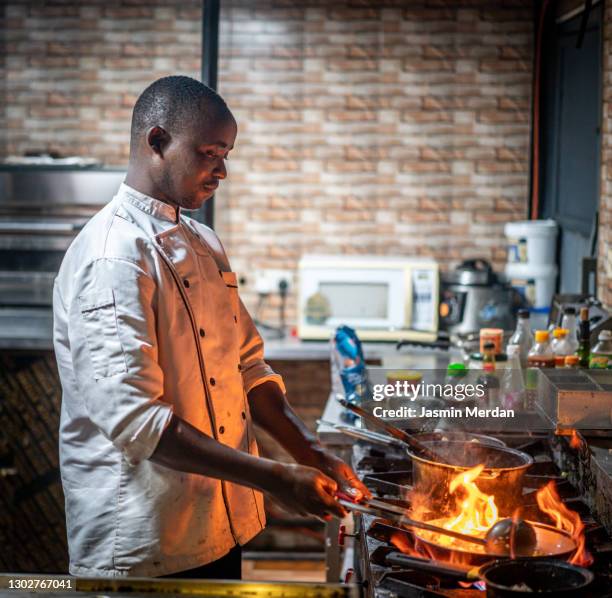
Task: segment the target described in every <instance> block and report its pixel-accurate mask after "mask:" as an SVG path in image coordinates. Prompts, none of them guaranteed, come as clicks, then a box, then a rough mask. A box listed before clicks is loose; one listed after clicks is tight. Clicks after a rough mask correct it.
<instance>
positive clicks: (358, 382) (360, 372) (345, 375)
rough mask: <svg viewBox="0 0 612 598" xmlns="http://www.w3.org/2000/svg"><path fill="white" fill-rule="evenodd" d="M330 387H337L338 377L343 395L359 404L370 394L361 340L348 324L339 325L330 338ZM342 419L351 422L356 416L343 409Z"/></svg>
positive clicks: (349, 400)
mask: <svg viewBox="0 0 612 598" xmlns="http://www.w3.org/2000/svg"><path fill="white" fill-rule="evenodd" d="M330 359H331V372H332V388H334V389H337V388H338V382H337V381H338V379H340V381H341V383H342V390H343V391H344V393H343V394H344V396H345V398H346V400H347V401H348V402H349V403H353V404H355V405H359V404H360V403H362V402H363V401H365V400H367V399H369V398H370V396H371V387H370V380H369V377H368V371H367V368H366V363H365V359H364V357H363V349H362V347H361V341H360V340H359V338H358V336H357V333H356V332H355V331H354V330H353V329H352V328H349V327H348V326H339V327H338V328H337V329H336V333H335V334H334V337H333V338H332V340H331V353H330ZM342 419H344V420H345V421H348V422H350V423H353V422H354V421H355V420H356V416H355V415H354V414H353V413H352V412H350V411H345V412H344V413H343V414H342Z"/></svg>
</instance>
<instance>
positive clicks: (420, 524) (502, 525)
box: [338, 495, 537, 556]
mask: <svg viewBox="0 0 612 598" xmlns="http://www.w3.org/2000/svg"><path fill="white" fill-rule="evenodd" d="M340 496H343V495H340ZM338 502H339V503H340V504H341V505H342V506H343V507H344V508H346V509H348V510H351V511H360V512H362V513H366V514H368V515H376V516H381V515H382V516H383V517H387V518H391V519H393V520H394V521H395V522H396V523H399V524H400V525H402V526H404V527H411V528H416V529H422V530H426V531H429V532H433V533H436V534H441V535H443V536H450V537H452V538H456V539H458V540H462V541H464V542H470V543H472V544H478V545H479V546H484V548H485V550H486V552H487V554H490V555H492V556H497V555H499V556H505V555H510V556H531V555H532V554H533V552H534V550H535V548H536V546H537V537H536V533H535V530H534V528H533V526H532V525H531V524H530V523H528V522H527V521H525V520H523V519H510V518H506V519H500V520H499V521H498V522H496V523H495V524H493V525H492V526H491V527H490V528H489V529H488V530H487V533H486V535H485V537H484V538H478V537H476V536H470V535H469V534H463V533H461V532H456V531H454V530H449V529H446V528H444V527H440V526H437V525H433V524H431V523H426V522H425V521H417V520H415V519H410V518H409V517H407V516H406V511H405V510H404V509H402V508H401V507H397V506H395V505H391V504H388V503H386V502H384V501H381V500H376V499H370V500H368V501H364V502H363V503H358V502H353V501H352V500H346V498H339V500H338Z"/></svg>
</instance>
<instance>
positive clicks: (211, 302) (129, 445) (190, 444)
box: [53, 76, 368, 578]
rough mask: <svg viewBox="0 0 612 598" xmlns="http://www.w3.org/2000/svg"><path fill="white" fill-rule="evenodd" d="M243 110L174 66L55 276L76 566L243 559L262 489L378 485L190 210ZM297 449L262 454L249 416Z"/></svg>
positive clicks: (131, 572) (297, 501) (184, 567)
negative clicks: (348, 453) (331, 424)
mask: <svg viewBox="0 0 612 598" xmlns="http://www.w3.org/2000/svg"><path fill="white" fill-rule="evenodd" d="M236 132H237V125H236V121H235V120H234V117H233V116H232V114H231V112H230V110H229V108H228V107H227V105H226V104H225V102H224V101H223V100H222V99H221V97H220V96H219V95H217V94H216V93H215V92H214V91H212V90H211V89H209V88H208V87H206V86H205V85H203V84H202V83H200V82H198V81H196V80H194V79H191V78H189V77H178V76H176V77H165V78H163V79H159V80H158V81H156V82H154V83H153V84H152V85H150V86H149V87H148V88H147V89H146V90H145V91H144V92H143V93H142V95H141V96H140V97H139V98H138V100H137V102H136V105H135V106H134V111H133V116H132V128H131V140H130V160H129V167H128V172H127V176H126V179H125V183H124V184H123V185H122V186H121V188H120V189H119V191H118V193H117V195H116V196H115V197H114V198H113V200H112V201H110V203H108V204H107V205H106V206H105V207H104V208H103V209H102V210H101V211H100V212H99V213H98V214H96V215H95V216H94V217H93V218H92V219H91V220H90V221H89V222H88V223H87V225H86V226H85V227H84V228H83V230H82V231H81V232H80V234H79V235H78V236H77V238H76V239H75V241H74V242H73V243H72V245H71V247H70V248H69V250H68V251H67V253H66V256H65V258H64V261H63V263H62V266H61V269H60V272H59V274H58V276H57V279H56V283H55V289H54V300H53V309H54V345H55V352H56V357H57V362H58V367H59V373H60V378H61V382H62V388H63V400H62V411H61V422H60V463H61V474H62V484H63V488H64V494H65V500H66V520H67V531H68V545H69V552H70V572H71V573H72V574H74V575H81V576H162V575H172V576H182V577H208V578H212V577H216V578H239V577H240V546H241V545H243V544H244V543H246V542H248V541H249V540H250V539H251V538H253V536H255V535H256V534H257V533H258V532H259V531H261V530H262V529H263V527H264V525H265V515H264V508H263V498H262V493H266V494H269V495H270V496H273V497H274V498H275V499H277V500H278V501H279V502H280V503H282V504H283V505H284V506H286V507H287V508H289V509H291V510H293V511H297V512H299V513H302V514H307V513H310V514H314V515H316V516H319V517H324V518H328V517H329V516H331V515H335V516H338V517H340V516H342V515H343V514H344V510H343V509H342V508H341V506H340V505H339V504H338V503H337V501H336V500H335V498H334V494H335V492H336V491H337V490H338V489H339V488H341V487H344V488H349V489H350V488H352V489H353V492H354V494H355V495H359V494H360V493H363V494H365V495H367V494H368V491H367V489H366V488H365V487H364V486H363V484H361V482H360V481H359V480H358V479H357V478H356V476H355V474H354V473H353V472H352V470H351V469H350V467H348V465H346V464H345V463H343V462H342V461H340V460H339V459H337V458H336V457H334V456H332V455H330V454H328V453H326V452H325V451H324V450H323V449H322V448H321V446H320V445H319V444H318V442H317V440H316V438H315V437H314V436H313V435H312V434H311V433H310V432H309V431H308V430H307V429H306V427H305V426H304V424H303V423H302V422H301V421H300V420H299V418H298V417H297V416H296V414H295V413H294V412H293V410H292V409H291V407H290V406H289V404H288V403H287V401H286V399H285V394H284V393H285V387H284V385H283V380H282V378H281V377H280V376H279V375H278V374H276V373H275V372H274V371H273V370H272V369H271V368H270V367H269V366H268V365H267V364H266V362H265V361H264V360H263V343H262V340H261V338H260V336H259V334H258V332H257V330H256V328H255V326H254V325H253V322H252V320H251V318H250V317H249V314H248V313H247V311H246V309H245V307H244V305H243V304H242V302H241V300H240V298H239V296H238V290H237V283H236V275H235V273H234V272H232V271H231V268H230V265H229V262H228V259H227V256H226V255H225V252H224V250H223V246H222V245H221V242H220V241H219V239H218V238H217V236H216V234H215V233H214V232H213V231H212V230H211V229H210V228H208V227H206V226H204V225H202V224H200V223H198V222H196V221H194V220H192V219H190V218H188V217H187V216H185V214H184V212H183V210H193V209H197V208H199V207H200V206H201V205H202V204H203V203H204V202H205V201H206V200H207V199H209V198H210V197H211V196H212V195H213V193H214V192H215V190H216V189H217V187H218V185H219V183H220V181H222V180H223V179H225V178H226V176H227V171H226V167H225V160H227V158H228V155H229V153H230V151H231V150H232V148H233V147H234V141H235V138H236ZM253 421H254V422H256V423H257V424H259V425H260V426H261V427H262V428H263V429H264V430H266V431H267V432H268V433H269V434H271V435H272V436H273V437H274V438H275V439H276V440H277V441H278V442H279V443H280V444H281V445H282V446H283V447H284V448H285V449H286V450H287V451H288V452H289V453H290V454H291V455H292V456H293V457H294V458H295V460H296V461H297V463H298V464H284V463H280V462H276V461H272V460H269V459H263V458H260V457H259V456H258V452H257V444H256V442H255V437H254V433H253V427H252V422H253Z"/></svg>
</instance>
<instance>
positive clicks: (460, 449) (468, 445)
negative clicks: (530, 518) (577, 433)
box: [411, 441, 533, 517]
mask: <svg viewBox="0 0 612 598" xmlns="http://www.w3.org/2000/svg"><path fill="white" fill-rule="evenodd" d="M423 444H424V445H425V446H426V447H427V448H429V449H430V450H431V451H432V452H434V453H435V454H436V455H439V456H440V457H441V459H442V460H443V461H445V463H441V462H437V461H434V460H430V459H425V458H423V457H421V456H419V455H416V454H412V455H411V457H412V472H413V473H412V477H413V484H414V488H415V490H416V491H417V492H419V493H420V494H421V495H422V496H424V497H425V501H426V506H427V508H428V509H429V510H431V511H432V512H433V513H435V514H436V515H440V514H441V515H449V514H450V512H451V511H452V509H453V507H454V504H455V501H454V497H453V496H452V495H450V494H449V492H448V489H449V485H450V482H451V480H452V479H453V478H454V477H455V476H456V475H457V474H459V473H461V472H464V471H467V470H468V469H471V468H472V467H475V466H476V465H480V464H481V463H482V464H484V466H485V467H484V469H483V470H482V472H481V473H480V475H479V476H478V478H477V479H476V480H475V484H476V486H478V488H479V489H480V490H481V491H482V492H484V493H485V494H489V495H493V496H494V497H495V504H496V505H497V508H498V510H499V515H500V517H511V516H512V514H513V513H514V511H515V510H516V505H518V504H521V497H522V494H523V478H524V477H525V473H526V471H527V469H528V468H529V466H530V465H532V463H533V459H532V458H531V457H530V456H529V455H528V454H526V453H523V452H521V451H517V450H516V449H511V448H507V447H499V446H491V445H488V444H484V443H478V442H469V441H467V442H466V441H424V442H423Z"/></svg>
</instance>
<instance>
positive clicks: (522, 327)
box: [506, 309, 533, 367]
mask: <svg viewBox="0 0 612 598" xmlns="http://www.w3.org/2000/svg"><path fill="white" fill-rule="evenodd" d="M517 315H518V318H517V322H516V330H515V331H514V334H513V335H512V336H511V337H510V340H509V341H508V346H507V347H506V353H508V355H510V353H513V351H514V350H513V349H511V348H510V347H514V346H516V347H518V351H519V360H520V363H521V367H525V366H526V365H527V355H528V354H529V350H530V349H531V347H533V334H532V332H531V327H530V325H529V310H527V309H519V311H518V314H517Z"/></svg>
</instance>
